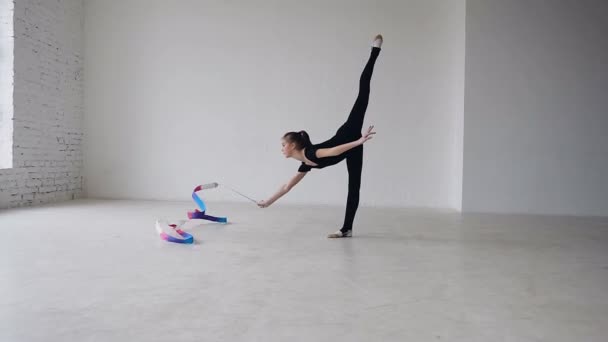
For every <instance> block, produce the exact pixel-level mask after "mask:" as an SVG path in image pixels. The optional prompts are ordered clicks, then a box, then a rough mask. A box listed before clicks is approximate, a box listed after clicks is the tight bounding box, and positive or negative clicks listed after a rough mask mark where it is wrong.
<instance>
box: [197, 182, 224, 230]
mask: <svg viewBox="0 0 608 342" xmlns="http://www.w3.org/2000/svg"><path fill="white" fill-rule="evenodd" d="M217 186H218V184H217V183H211V184H204V185H199V186H197V187H196V188H194V190H193V191H192V199H193V200H194V202H196V204H197V205H198V207H199V208H200V210H199V209H194V211H189V212H188V218H189V219H191V220H192V219H201V220H208V221H214V222H221V223H226V222H228V218H226V217H216V216H211V215H207V214H205V211H206V210H207V206H206V205H205V202H203V200H202V199H201V198H200V197H199V196H198V194H197V192H199V191H201V190H204V189H211V188H216V187H217Z"/></svg>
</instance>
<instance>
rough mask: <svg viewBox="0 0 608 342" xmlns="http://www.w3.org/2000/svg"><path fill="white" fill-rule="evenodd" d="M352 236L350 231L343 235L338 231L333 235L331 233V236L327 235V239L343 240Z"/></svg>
mask: <svg viewBox="0 0 608 342" xmlns="http://www.w3.org/2000/svg"><path fill="white" fill-rule="evenodd" d="M352 236H353V231H352V230H347V231H346V232H345V233H343V232H342V231H341V230H338V231H337V232H335V233H331V234H329V235H327V237H328V238H330V239H337V238H345V237H352Z"/></svg>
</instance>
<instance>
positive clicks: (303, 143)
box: [283, 131, 312, 150]
mask: <svg viewBox="0 0 608 342" xmlns="http://www.w3.org/2000/svg"><path fill="white" fill-rule="evenodd" d="M283 139H285V140H287V141H288V142H290V143H295V144H296V148H297V149H298V150H301V149H303V148H305V147H308V146H310V145H312V143H311V142H310V137H308V133H306V131H299V132H287V133H285V135H284V136H283Z"/></svg>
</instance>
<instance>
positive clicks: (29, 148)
mask: <svg viewBox="0 0 608 342" xmlns="http://www.w3.org/2000/svg"><path fill="white" fill-rule="evenodd" d="M82 19H83V3H82V1H81V0H58V1H35V0H19V1H15V4H14V35H15V38H14V43H15V45H14V94H13V106H14V113H13V114H14V115H13V147H12V150H13V168H10V169H0V208H5V207H14V206H22V205H32V204H39V203H46V202H52V201H58V200H66V199H72V198H75V197H78V196H80V194H81V190H82V178H81V170H82V153H81V141H82V128H81V124H82V115H83V103H82V102H83V82H82V79H81V75H82V52H83V41H82V38H83V35H82V32H83V23H82Z"/></svg>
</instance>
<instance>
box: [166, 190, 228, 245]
mask: <svg viewBox="0 0 608 342" xmlns="http://www.w3.org/2000/svg"><path fill="white" fill-rule="evenodd" d="M217 186H218V183H209V184H203V185H199V186H197V187H196V188H194V190H193V191H192V199H193V200H194V202H195V203H196V204H197V205H198V209H194V211H189V212H188V218H189V219H191V220H192V219H200V220H208V221H213V222H220V223H227V222H228V218H227V217H217V216H211V215H207V214H205V212H206V211H207V206H206V205H205V202H203V200H202V199H201V198H200V197H199V196H198V194H197V192H199V191H201V190H205V189H212V188H217ZM180 227H181V224H180V226H179V227H178V226H177V225H176V224H169V223H167V222H166V221H156V231H157V232H158V234H159V236H160V238H161V239H163V240H165V241H168V242H175V243H185V244H191V243H193V242H194V238H193V237H192V235H190V234H188V233H186V232H185V231H183V230H182V229H181V228H180ZM169 229H173V230H174V231H175V232H176V233H177V234H179V235H180V236H181V237H183V239H180V238H177V237H174V236H171V235H169V234H167V233H166V231H167V230H169Z"/></svg>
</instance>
